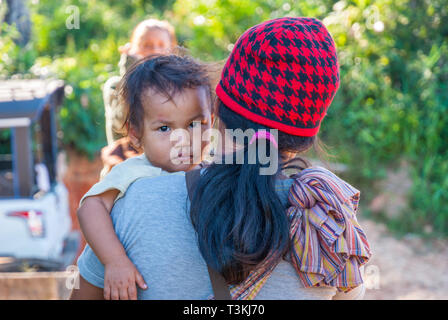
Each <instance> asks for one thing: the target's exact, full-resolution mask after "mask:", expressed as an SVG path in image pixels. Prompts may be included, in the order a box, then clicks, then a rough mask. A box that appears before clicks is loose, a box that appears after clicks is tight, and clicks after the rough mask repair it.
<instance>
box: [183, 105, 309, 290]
mask: <svg viewBox="0 0 448 320" xmlns="http://www.w3.org/2000/svg"><path fill="white" fill-rule="evenodd" d="M218 117H219V120H220V121H222V122H223V124H224V126H225V128H226V129H233V130H235V129H238V128H239V129H241V130H243V131H244V130H247V129H254V130H255V131H256V130H259V129H266V130H268V129H270V128H268V127H266V126H263V125H260V124H258V123H255V122H253V121H250V120H248V119H246V118H244V117H242V116H240V115H239V114H237V113H235V112H234V111H232V110H231V109H229V108H227V107H226V106H225V105H223V103H222V102H221V101H218ZM314 143H315V137H300V136H294V135H289V134H286V133H283V132H280V131H279V132H278V150H277V148H275V147H270V146H268V147H267V152H268V153H269V152H278V153H279V157H278V159H279V167H278V170H277V173H279V172H280V171H281V170H282V169H284V168H285V167H286V166H287V164H288V163H285V162H282V161H281V157H280V156H281V154H283V153H285V152H292V153H299V152H302V151H306V150H308V149H309V148H310V147H311V146H312V145H313V144H314ZM254 145H255V144H254ZM254 145H251V146H250V147H251V148H252V147H254ZM248 148H249V146H248V141H245V142H244V148H243V149H242V150H239V151H236V152H235V153H234V160H235V159H236V157H237V152H243V153H244V160H245V161H244V163H243V164H237V163H235V161H234V162H233V163H232V164H225V161H224V159H223V160H222V162H221V163H222V164H217V163H214V164H212V165H211V166H209V167H208V168H207V170H205V173H204V174H203V175H202V176H201V179H200V181H199V183H198V185H197V187H196V191H195V195H194V197H193V199H192V202H191V208H190V216H191V220H192V223H193V226H194V228H195V230H196V231H197V234H198V235H197V236H198V244H199V248H200V251H201V253H202V256H203V258H204V259H205V261H206V263H207V264H208V265H209V266H211V267H212V268H214V269H215V270H217V271H218V272H220V273H221V274H222V275H223V276H224V278H225V280H226V281H227V283H228V284H238V283H241V282H242V281H243V280H245V279H246V278H247V276H248V275H249V273H250V272H251V271H252V270H253V269H254V268H256V267H257V266H258V265H259V264H260V263H261V262H263V261H264V260H265V259H266V258H267V257H268V255H269V256H270V257H272V256H273V257H274V260H276V259H279V258H281V257H282V256H283V255H284V253H286V251H287V250H288V247H289V222H288V218H287V216H286V213H285V210H286V208H285V207H284V206H283V205H282V203H281V201H280V199H279V196H278V195H277V192H276V191H275V180H276V179H277V178H278V175H277V174H274V175H260V173H259V171H260V168H262V167H263V165H262V164H260V162H259V159H258V157H257V159H256V163H255V164H248V161H247V160H248V159H247V153H248ZM300 160H302V163H303V166H295V167H296V168H298V169H303V168H305V167H308V166H309V163H308V162H307V161H306V160H304V159H300ZM268 165H269V164H268ZM290 167H291V166H288V168H290ZM271 255H272V256H271Z"/></svg>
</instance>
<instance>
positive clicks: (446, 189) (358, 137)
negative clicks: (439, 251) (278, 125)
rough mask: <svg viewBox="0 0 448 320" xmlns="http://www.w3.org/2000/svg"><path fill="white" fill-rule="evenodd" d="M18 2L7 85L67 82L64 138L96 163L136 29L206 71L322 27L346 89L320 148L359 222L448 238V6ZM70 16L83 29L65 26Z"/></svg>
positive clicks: (8, 41)
mask: <svg viewBox="0 0 448 320" xmlns="http://www.w3.org/2000/svg"><path fill="white" fill-rule="evenodd" d="M17 1H18V0H17ZM21 1H22V2H23V3H24V4H25V6H26V8H27V10H28V12H29V16H30V20H31V24H32V27H31V34H30V39H29V41H27V43H26V44H24V41H21V39H20V33H18V32H17V30H16V28H15V27H14V26H10V25H8V24H6V23H5V22H2V24H1V25H0V28H1V29H0V77H3V78H10V77H17V76H13V75H16V74H21V75H20V76H19V77H25V78H27V77H29V78H35V77H58V78H60V79H63V80H65V81H66V83H67V85H68V86H67V88H66V99H65V103H64V106H63V107H62V109H61V111H60V114H59V116H60V123H61V127H62V130H61V138H62V141H63V144H64V146H65V147H67V148H72V149H74V150H76V151H77V152H79V153H82V154H85V155H86V156H88V157H90V158H93V157H95V156H97V155H98V152H99V151H100V149H101V147H103V146H104V145H105V144H106V139H105V134H104V107H103V101H102V91H101V90H102V86H103V84H104V82H105V81H106V80H107V79H108V78H109V77H111V76H113V75H118V67H117V63H118V60H119V52H118V47H119V46H120V45H123V44H125V43H126V42H127V41H128V39H129V36H130V33H131V31H132V29H133V28H134V27H135V25H136V24H137V23H138V22H139V21H140V20H143V19H145V18H150V17H153V18H162V19H166V20H168V21H169V22H171V23H172V24H173V25H174V26H175V28H176V34H177V37H178V40H179V43H180V44H181V45H183V46H185V47H187V48H188V49H189V50H190V51H191V53H192V54H193V55H194V56H195V57H198V58H200V59H202V60H204V61H220V60H223V59H225V58H226V57H227V56H228V54H229V53H230V51H231V49H232V45H233V44H234V43H235V41H236V40H237V38H238V36H239V35H241V34H242V32H243V31H244V30H246V29H247V28H248V27H250V26H253V25H255V24H257V23H260V22H262V21H264V20H267V19H272V18H277V17H282V16H312V17H316V18H318V19H320V20H322V21H323V22H324V24H325V25H326V26H327V27H328V29H329V30H330V32H331V34H332V35H333V37H334V39H335V42H336V45H337V49H338V56H339V61H340V66H341V86H340V90H339V92H338V93H337V95H336V97H335V99H334V102H333V104H332V105H331V107H330V109H329V111H328V116H327V118H326V119H325V121H324V122H323V125H322V127H321V138H322V140H323V141H324V142H325V143H326V144H327V145H328V146H330V147H331V149H330V152H331V153H332V154H334V155H336V156H337V157H336V160H335V161H337V162H338V163H342V164H345V165H346V167H347V171H344V172H343V173H342V175H343V176H345V177H347V179H349V181H350V182H351V183H352V184H353V185H355V186H356V187H357V188H358V189H360V190H361V204H362V208H363V215H364V214H365V215H370V216H372V217H374V218H376V219H380V220H382V221H385V222H386V223H387V225H388V226H389V227H390V228H391V229H392V230H394V231H395V232H396V233H397V234H398V235H400V234H401V235H403V234H408V233H410V232H411V233H419V234H422V235H425V236H428V237H437V236H444V237H445V236H447V235H448V24H447V21H448V0H433V1H428V0H426V1H424V0H394V1H392V0H378V1H369V0H353V1H330V0H307V1H286V0H268V1H259V0H223V1H214V0H197V1H190V0H176V1H175V0H168V1H162V0H159V1H144V0H128V1H121V0H109V1H106V0H60V1H52V0H30V1H27V0H21ZM6 2H7V1H0V3H1V4H0V6H1V7H0V18H1V21H4V20H5V19H4V17H5V14H6V12H7V8H6V5H7V3H6ZM75 11H77V12H79V28H74V29H70V28H67V25H66V23H67V21H71V22H73V20H70V19H71V18H70V17H71V15H72V14H73V13H74V12H75ZM22 40H23V39H22Z"/></svg>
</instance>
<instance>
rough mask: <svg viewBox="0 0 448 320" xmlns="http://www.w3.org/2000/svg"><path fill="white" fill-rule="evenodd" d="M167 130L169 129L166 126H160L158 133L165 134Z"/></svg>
mask: <svg viewBox="0 0 448 320" xmlns="http://www.w3.org/2000/svg"><path fill="white" fill-rule="evenodd" d="M169 129H170V128H169V127H168V126H161V127H160V128H159V131H162V132H167V131H168V130H169Z"/></svg>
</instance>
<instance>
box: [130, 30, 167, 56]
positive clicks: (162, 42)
mask: <svg viewBox="0 0 448 320" xmlns="http://www.w3.org/2000/svg"><path fill="white" fill-rule="evenodd" d="M170 48H171V38H170V35H169V33H168V31H166V30H162V29H160V28H141V29H140V30H137V34H136V35H135V37H134V39H133V40H132V43H131V49H130V51H129V53H130V54H131V55H134V56H136V57H138V58H139V59H141V58H144V57H147V56H149V55H151V54H155V53H167V52H168V50H169V49H170Z"/></svg>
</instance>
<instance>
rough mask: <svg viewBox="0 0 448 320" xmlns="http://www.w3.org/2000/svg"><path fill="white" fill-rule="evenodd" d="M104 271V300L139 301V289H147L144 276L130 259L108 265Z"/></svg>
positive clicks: (125, 258) (119, 260) (126, 258)
mask: <svg viewBox="0 0 448 320" xmlns="http://www.w3.org/2000/svg"><path fill="white" fill-rule="evenodd" d="M104 268H105V271H104V299H106V300H137V287H136V285H135V284H136V283H137V284H138V286H139V287H140V288H142V289H147V285H146V283H145V281H144V280H143V277H142V275H141V274H140V272H138V270H137V268H136V267H135V266H134V264H133V263H132V261H131V260H129V258H128V257H123V258H120V259H116V260H114V261H113V262H110V263H107V264H106V265H105V266H104Z"/></svg>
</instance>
